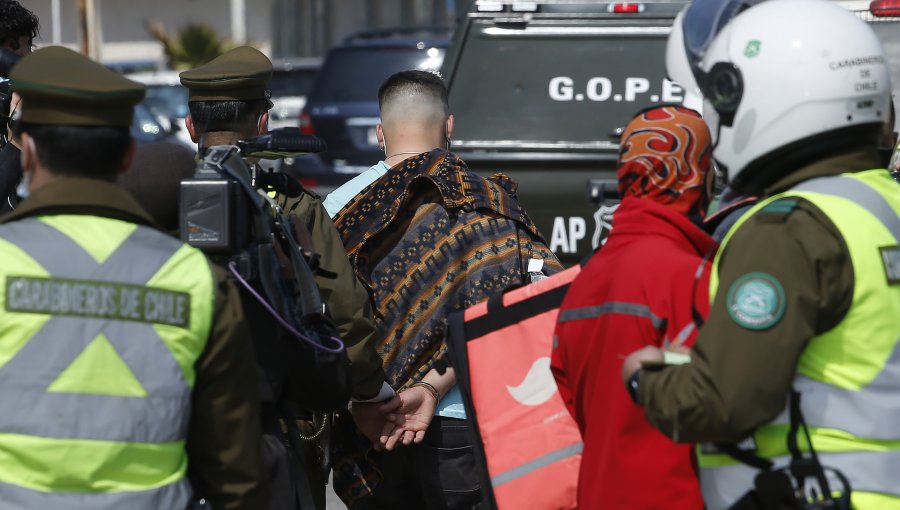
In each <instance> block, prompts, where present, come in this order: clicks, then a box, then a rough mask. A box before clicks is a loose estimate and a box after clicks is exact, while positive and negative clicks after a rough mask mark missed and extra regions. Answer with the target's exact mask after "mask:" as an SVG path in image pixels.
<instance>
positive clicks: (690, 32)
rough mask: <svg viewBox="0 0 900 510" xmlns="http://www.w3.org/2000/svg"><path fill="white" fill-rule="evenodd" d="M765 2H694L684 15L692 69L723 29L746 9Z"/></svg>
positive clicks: (686, 45)
mask: <svg viewBox="0 0 900 510" xmlns="http://www.w3.org/2000/svg"><path fill="white" fill-rule="evenodd" d="M762 1H763V0H694V1H693V2H691V5H690V6H688V8H687V11H686V12H685V14H684V22H683V25H682V26H683V30H684V48H685V50H686V52H687V55H688V61H689V62H690V64H691V67H692V68H694V69H696V68H697V66H699V64H700V59H702V58H703V55H704V54H705V53H706V50H707V49H708V48H709V45H710V44H711V43H712V41H713V39H715V37H716V35H717V34H718V33H719V32H720V31H721V30H722V28H723V27H724V26H725V25H727V24H728V22H729V21H731V19H732V18H734V17H735V16H737V15H738V14H739V13H741V12H742V11H743V10H744V9H747V8H749V7H752V6H754V5H756V4H758V3H760V2H762Z"/></svg>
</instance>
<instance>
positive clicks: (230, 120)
mask: <svg viewBox="0 0 900 510" xmlns="http://www.w3.org/2000/svg"><path fill="white" fill-rule="evenodd" d="M271 76H272V63H271V62H270V61H269V59H268V58H267V57H266V56H265V55H263V54H262V53H261V52H259V51H258V50H256V49H255V48H251V47H248V46H242V47H239V48H235V49H233V50H231V51H229V52H226V53H225V54H223V55H221V56H219V57H217V58H215V59H213V60H212V61H210V62H209V63H207V64H206V65H203V66H200V67H198V68H195V69H192V70H189V71H185V72H183V73H181V83H182V84H183V85H184V86H185V87H187V88H188V90H189V108H190V115H189V116H188V117H187V118H186V126H187V129H188V131H189V132H190V134H191V138H192V139H193V140H194V141H195V142H197V143H198V145H199V149H200V151H201V153H202V152H204V151H205V149H206V148H208V147H211V146H214V145H219V144H233V143H235V142H236V141H238V140H242V139H247V138H250V137H253V136H257V135H259V134H264V133H266V132H267V131H268V109H269V108H270V107H271V102H270V101H269V99H268V91H267V90H266V87H267V85H268V83H269V80H270V79H271ZM277 198H278V200H279V202H280V204H281V205H282V206H283V207H284V210H285V211H287V212H289V213H291V214H292V215H293V217H294V219H295V220H297V221H298V222H299V223H300V224H302V225H303V226H305V227H306V230H307V231H308V232H309V234H310V235H311V242H312V248H313V249H314V251H315V252H316V253H318V254H319V256H320V259H319V263H320V267H321V268H322V269H323V270H324V271H320V272H319V274H318V275H317V276H316V283H317V284H318V286H319V289H320V291H321V294H322V298H323V301H324V302H325V304H326V306H327V311H328V313H329V315H330V316H331V317H332V319H333V320H334V323H335V325H336V326H337V328H338V332H339V333H340V335H341V338H342V339H344V341H345V343H346V345H347V352H348V355H349V358H350V362H351V366H350V369H351V376H352V383H353V388H352V390H353V391H352V396H353V399H354V400H355V401H356V402H359V404H354V409H355V410H356V409H360V408H363V409H365V408H370V409H371V411H372V421H375V422H379V423H378V425H377V426H376V427H374V429H377V431H378V433H380V432H381V428H382V426H383V424H384V418H383V417H381V415H380V414H376V412H377V406H378V402H380V401H382V400H385V399H390V398H391V397H393V395H394V393H393V390H392V389H391V388H390V386H388V385H387V384H386V383H384V380H385V378H384V372H383V370H382V367H381V358H380V357H379V356H378V354H377V353H376V352H375V350H374V347H373V344H372V343H373V342H374V339H373V336H374V333H375V330H374V326H373V323H372V318H371V317H372V311H371V304H370V302H369V295H368V292H367V291H366V290H365V289H364V288H363V286H362V285H361V284H360V282H359V281H358V280H357V279H356V276H355V274H354V272H353V270H352V268H351V267H350V263H349V261H348V259H347V255H346V252H345V250H344V246H343V244H342V243H341V240H340V237H339V236H338V233H337V231H336V230H335V228H334V224H333V223H332V222H331V219H330V218H329V216H328V214H327V212H326V211H325V208H324V207H323V206H322V201H321V199H320V198H319V197H318V196H317V195H315V194H314V193H312V192H311V191H309V190H306V189H305V188H303V189H302V192H301V194H300V196H299V197H297V198H292V199H288V198H287V197H277ZM250 313H251V312H249V311H248V315H249V314H250ZM254 313H255V312H254ZM260 315H262V317H261V318H262V319H264V320H266V321H269V316H268V315H267V314H266V312H263V311H260ZM269 322H271V321H269ZM254 334H256V331H254ZM260 357H262V354H261V355H260ZM275 361H277V360H275ZM288 368H289V367H288ZM306 391H310V389H306ZM312 391H321V389H318V388H317V389H313V390H312ZM367 401H370V402H372V403H370V404H366V403H365V402H367ZM394 402H396V404H399V400H396V399H395V400H394ZM375 440H376V441H377V437H376V438H375ZM301 453H302V452H301ZM320 454H324V452H320ZM310 458H311V456H310ZM304 464H305V468H306V469H305V471H306V474H307V477H308V480H306V482H308V484H309V489H311V490H312V494H311V495H312V496H313V497H312V501H310V500H309V496H310V494H309V493H308V492H307V491H306V490H304V489H303V487H302V486H301V487H298V488H297V494H295V496H297V497H299V498H300V499H301V500H302V501H301V503H302V506H304V508H306V507H312V506H315V508H318V509H323V508H324V505H325V501H324V497H325V496H324V489H325V482H326V477H325V476H324V474H322V473H320V472H319V471H318V470H317V469H315V467H314V466H313V465H312V463H311V462H310V460H306V461H304ZM303 482H304V481H302V480H301V484H302V483H303ZM276 491H277V489H276ZM293 499H294V498H292V497H290V496H287V497H284V496H278V495H276V497H275V498H273V505H275V507H276V508H294V506H292V500H293Z"/></svg>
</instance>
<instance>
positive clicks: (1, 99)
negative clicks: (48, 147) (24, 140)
mask: <svg viewBox="0 0 900 510" xmlns="http://www.w3.org/2000/svg"><path fill="white" fill-rule="evenodd" d="M19 58H20V57H19V55H17V54H15V53H13V52H11V51H9V50H0V148H3V147H5V146H6V144H7V142H9V139H8V138H7V127H8V126H9V115H10V111H9V109H10V105H11V104H12V87H11V86H10V85H11V83H10V81H9V72H10V71H11V70H12V68H13V66H14V65H16V62H18V61H19Z"/></svg>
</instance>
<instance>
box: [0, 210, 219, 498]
mask: <svg viewBox="0 0 900 510" xmlns="http://www.w3.org/2000/svg"><path fill="white" fill-rule="evenodd" d="M78 218H79V219H77V220H74V221H116V220H106V219H96V218H92V217H89V216H82V217H78ZM117 224H118V225H127V224H124V223H122V222H117ZM0 239H3V240H4V241H6V242H7V243H11V244H12V245H14V246H16V247H17V248H18V249H19V250H22V252H24V253H25V254H26V255H27V257H29V258H30V259H31V260H32V261H33V262H35V263H37V264H38V265H40V266H41V267H42V268H43V269H44V270H45V271H46V273H48V274H49V278H47V277H45V276H43V275H34V274H24V275H23V274H19V273H18V272H17V270H19V269H21V268H17V267H9V265H7V267H3V268H0V272H2V274H3V276H4V277H5V279H6V282H5V285H4V287H5V289H3V290H4V291H5V298H4V302H3V304H4V308H5V309H6V310H7V313H5V314H4V315H5V316H6V318H5V321H0V326H5V327H7V328H10V327H18V328H22V329H26V328H32V330H33V331H34V332H33V334H31V336H30V337H27V338H26V341H25V342H24V344H23V345H21V346H20V347H19V348H18V349H17V350H13V351H10V346H9V345H7V346H2V344H0V400H2V402H3V407H4V408H5V409H14V410H15V412H3V413H0V462H3V463H4V465H6V467H5V468H4V470H6V469H10V470H14V469H19V470H22V469H23V468H24V469H29V468H30V469H36V470H37V469H41V468H45V469H47V470H49V471H51V472H52V471H53V470H54V462H56V461H62V460H69V461H70V462H78V459H77V458H70V459H66V458H65V457H62V458H60V456H59V455H58V454H52V453H49V452H52V451H54V450H59V449H62V450H65V449H66V448H69V449H71V450H72V451H73V452H74V451H77V452H78V453H80V454H82V455H85V456H96V457H99V458H100V459H101V460H99V461H98V462H101V463H102V462H103V458H104V456H107V455H108V456H109V457H110V459H109V465H108V466H104V467H106V469H109V470H110V472H109V473H103V472H101V473H86V474H85V475H84V476H85V479H84V480H71V479H69V480H64V481H59V482H58V483H57V481H56V480H53V479H52V476H49V475H48V476H49V478H47V481H48V482H49V483H47V484H46V486H40V485H43V484H36V485H37V486H28V485H27V484H26V483H24V482H22V481H21V479H16V477H12V478H11V477H10V476H7V475H4V474H2V472H0V500H2V501H5V502H11V503H15V504H14V505H13V506H15V507H21V508H38V507H41V508H48V507H52V508H66V509H68V508H73V509H74V508H148V509H149V508H183V507H184V506H185V505H186V504H187V501H188V499H189V497H190V488H189V486H188V484H187V482H186V480H185V479H184V471H185V465H186V459H185V455H184V447H183V441H184V439H185V437H186V435H187V427H188V422H189V418H190V405H191V401H190V398H191V385H192V383H193V373H190V374H189V375H188V374H185V371H184V368H183V366H182V365H181V364H179V362H178V360H177V359H176V358H175V356H174V355H173V352H172V351H171V350H170V347H169V346H167V343H166V341H165V340H164V339H163V338H162V336H161V333H160V332H159V330H158V329H157V328H156V327H154V324H157V325H159V324H166V325H168V326H169V329H170V330H171V331H183V333H169V332H166V333H165V334H166V335H173V336H174V338H178V337H179V335H187V334H191V333H193V334H196V335H198V336H199V335H202V336H199V337H200V338H202V339H203V342H200V343H198V342H193V347H195V348H196V349H197V350H196V352H194V353H191V355H190V357H191V358H192V359H196V357H197V356H199V353H200V351H201V350H202V348H203V346H204V342H205V338H206V335H207V334H208V328H209V325H208V323H207V324H204V321H202V320H201V321H199V322H195V325H194V326H193V328H194V329H197V330H199V331H189V329H190V328H191V326H192V325H191V323H190V314H191V309H190V308H191V306H190V305H191V303H190V301H191V300H192V299H193V298H197V299H198V300H199V301H201V302H202V301H204V296H203V294H204V292H205V293H206V294H209V293H210V292H211V290H212V289H211V286H209V287H207V288H205V289H201V290H199V291H192V290H191V289H190V288H185V289H177V290H176V289H160V288H151V287H148V286H147V284H148V282H149V281H150V280H151V279H153V278H154V277H155V276H157V274H158V273H160V271H161V269H163V268H164V267H165V266H166V264H167V263H168V262H169V261H170V260H171V259H173V257H174V256H175V254H176V253H177V252H179V250H181V249H182V246H183V245H182V243H180V242H179V241H177V240H175V239H172V238H170V237H168V236H166V235H164V234H161V233H159V232H156V231H154V230H153V229H150V228H147V227H143V226H137V227H136V228H135V229H134V230H133V232H131V234H130V235H128V236H127V238H126V239H125V240H124V241H123V242H122V243H121V244H120V245H119V246H118V247H117V248H116V249H115V250H114V251H113V252H112V253H111V254H110V255H109V256H108V257H107V258H106V259H105V260H104V261H103V262H102V263H101V262H97V260H96V259H95V258H94V256H92V255H91V254H90V253H88V252H87V251H86V250H85V249H83V248H82V247H81V246H80V245H79V244H78V243H77V242H76V241H74V240H73V239H72V238H70V237H69V236H68V235H66V234H64V233H63V232H61V231H60V230H58V229H57V228H55V227H53V226H50V225H48V224H47V223H45V222H44V221H41V220H38V219H35V218H29V219H25V220H21V221H17V222H13V223H9V224H6V225H0ZM8 258H9V257H8ZM200 260H202V257H200ZM181 265H182V266H184V264H181ZM13 266H15V263H13ZM198 269H201V270H203V271H206V273H207V274H208V273H209V268H208V266H206V264H205V260H204V261H203V266H202V267H200V266H199V265H194V267H193V268H192V270H194V271H196V270H198ZM210 282H211V279H210ZM76 285H80V287H78V288H80V289H82V290H84V289H88V290H87V291H85V292H82V293H81V294H74V293H67V292H66V291H67V290H71V289H73V288H74V287H75V286H76ZM51 289H52V290H53V291H55V292H51ZM42 291H43V293H42ZM192 294H193V295H192ZM72 296H76V297H75V298H73V297H72ZM78 296H80V298H79V297H78ZM85 296H89V297H85ZM126 296H128V297H131V298H132V300H134V299H137V300H138V302H140V303H141V304H142V305H143V306H141V307H137V308H140V309H135V310H132V311H130V312H126V311H125V310H124V308H125V307H124V306H123V305H124V304H125V302H126ZM112 298H115V299H112ZM103 299H105V300H106V301H105V302H104V303H103V304H101V303H100V301H101V300H103ZM205 300H206V301H208V302H211V297H210V296H205ZM195 304H199V303H195ZM177 306H180V307H181V308H179V309H178V310H177V312H176V309H175V307H177ZM163 308H166V310H163ZM202 308H203V307H201V309H202ZM113 311H114V312H113ZM9 312H12V313H9ZM15 312H19V313H15ZM206 313H207V314H208V315H211V307H209V306H207V307H206ZM48 315H49V318H48V317H47V316H48ZM129 319H130V320H129ZM3 322H6V324H3ZM13 322H14V323H15V326H11V325H10V324H11V323H13ZM196 324H200V326H199V327H197V325H196ZM172 326H176V327H177V328H173V327H172ZM181 345H182V346H183V348H188V349H189V348H190V347H191V342H184V343H183V344H181ZM110 347H111V349H112V351H114V353H115V354H114V355H117V356H118V359H119V360H121V362H122V364H123V365H124V367H125V368H126V370H125V371H126V372H128V371H130V373H131V375H132V376H133V379H134V380H135V381H136V383H135V385H134V387H132V388H126V389H122V388H106V389H104V388H93V389H92V390H91V391H84V390H83V389H79V388H77V387H75V388H73V387H67V386H66V383H65V379H64V375H65V373H66V371H67V369H70V367H74V366H75V365H76V364H77V363H78V360H79V357H80V356H82V355H83V354H85V353H87V352H88V350H90V349H101V350H103V349H109V348H110ZM4 351H5V352H4ZM112 351H109V352H112ZM95 352H97V351H96V350H95V351H92V353H95ZM186 376H189V378H190V381H188V380H187V379H186ZM128 390H130V391H128ZM123 392H124V393H125V395H123V394H122V393H123ZM84 440H89V441H87V442H85V441H84ZM26 450H27V451H28V453H24V452H25V451H26ZM42 453H43V454H44V455H43V456H42ZM73 455H74V454H73ZM21 457H26V458H21ZM95 460H96V459H95ZM10 462H12V464H10ZM17 462H18V463H20V464H21V465H19V466H18V467H16V463H17ZM35 462H37V463H38V465H31V464H33V463H35ZM41 464H43V465H41ZM106 475H109V479H107V480H97V479H93V480H91V479H90V478H91V477H92V476H94V477H99V478H103V477H104V476H106ZM117 481H119V482H121V483H116V482H117ZM81 482H84V483H85V484H87V485H93V487H90V486H88V487H80V486H79V484H80V483H81ZM72 492H81V493H82V494H77V495H73V494H72Z"/></svg>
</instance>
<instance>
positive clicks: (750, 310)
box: [725, 273, 786, 331]
mask: <svg viewBox="0 0 900 510" xmlns="http://www.w3.org/2000/svg"><path fill="white" fill-rule="evenodd" d="M725 304H726V306H727V308H728V314H729V315H730V316H731V318H732V319H733V320H734V322H736V323H738V324H739V325H740V326H742V327H745V328H747V329H752V330H757V331H759V330H764V329H769V328H771V327H772V326H774V325H775V324H778V321H780V320H781V317H782V316H783V315H784V309H785V306H786V303H785V298H784V287H782V286H781V283H780V282H779V281H778V280H777V279H776V278H775V277H774V276H772V275H770V274H768V273H747V274H745V275H744V276H741V277H740V278H738V279H737V280H735V282H734V283H733V284H731V287H730V288H729V289H728V297H727V299H726V301H725Z"/></svg>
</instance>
